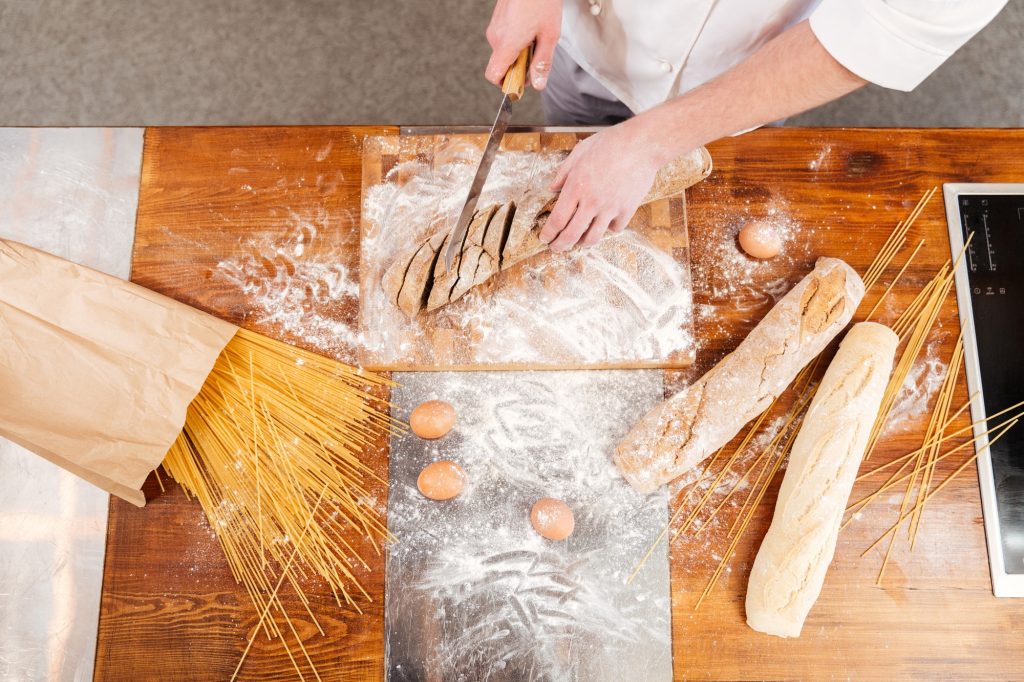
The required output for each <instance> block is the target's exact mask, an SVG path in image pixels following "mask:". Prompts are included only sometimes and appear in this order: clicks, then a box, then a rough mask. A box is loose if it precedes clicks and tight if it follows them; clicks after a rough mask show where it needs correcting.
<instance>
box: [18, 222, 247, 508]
mask: <svg viewBox="0 0 1024 682" xmlns="http://www.w3.org/2000/svg"><path fill="white" fill-rule="evenodd" d="M236 331H237V328H236V327H235V326H234V325H232V324H229V323H227V322H224V321H222V320H219V319H217V318H215V317H213V316H211V315H208V314H206V313H204V312H201V311H199V310H196V309H194V308H191V307H189V306H187V305H185V304H183V303H179V302H178V301H175V300H173V299H170V298H167V297H166V296H161V295H160V294H157V293H154V292H152V291H149V290H148V289H144V288H142V287H140V286H137V285H135V284H132V283H130V282H125V281H123V280H120V279H117V278H116V277H111V276H110V275H106V274H104V273H101V272H97V271H96V270H92V269H91V268H87V267H84V266H81V265H76V264H74V263H71V262H70V261H66V260H64V259H62V258H58V257H56V256H52V255H50V254H48V253H45V252H43V251H39V250H37V249H33V248H32V247H29V246H25V245H24V244H20V243H18V242H13V241H7V240H3V239H0V436H3V437H5V438H8V439H10V440H11V441H13V442H15V443H17V444H18V445H21V446H22V447H24V448H26V449H28V450H31V451H32V452H35V453H36V454H38V455H40V456H42V457H45V458H46V459H48V460H50V461H51V462H53V463H54V464H57V465H58V466H61V467H63V468H64V469H67V470H68V471H70V472H72V473H73V474H76V475H77V476H80V477H81V478H83V479H85V480H87V481H89V482H90V483H93V484H94V485H97V486H99V487H101V488H103V489H105V490H107V491H108V492H110V493H112V494H114V495H117V496H118V497H121V498H123V499H125V500H127V501H129V502H131V503H133V504H136V505H138V506H143V505H145V503H146V500H145V497H144V496H143V494H142V491H141V488H142V484H143V483H144V482H145V480H146V477H147V476H148V475H149V472H150V471H152V470H153V469H155V468H156V467H158V466H159V465H160V463H161V462H162V461H163V459H164V457H165V456H166V454H167V451H168V449H170V447H171V445H172V444H173V443H174V441H175V439H176V438H177V437H178V435H179V434H180V433H181V430H182V427H183V426H184V424H185V412H186V410H187V409H188V405H189V403H191V402H192V400H193V399H194V398H195V396H196V395H197V394H198V393H199V389H200V388H201V387H202V385H203V383H204V382H205V381H206V378H207V376H209V374H210V371H211V370H212V369H213V364H214V362H215V361H216V360H217V357H218V356H219V355H220V352H221V351H222V350H223V349H224V346H226V345H227V343H228V341H230V340H231V338H232V337H233V336H234V334H235V332H236Z"/></svg>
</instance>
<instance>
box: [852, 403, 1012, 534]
mask: <svg viewBox="0 0 1024 682" xmlns="http://www.w3.org/2000/svg"><path fill="white" fill-rule="evenodd" d="M977 395H978V394H977V393H975V394H973V395H971V396H970V397H969V398H968V399H967V401H966V402H964V403H963V404H962V405H961V406H960V407H959V408H958V409H957V411H956V412H954V413H953V414H952V415H950V416H949V418H948V419H947V420H946V422H945V424H943V426H942V429H941V434H940V435H937V436H935V438H934V439H933V440H930V441H928V440H926V442H925V444H924V445H922V446H921V447H919V448H918V449H916V450H912V451H910V452H908V453H907V454H905V455H901V456H899V457H894V458H893V459H891V460H889V461H888V462H885V463H884V464H880V465H878V466H876V467H875V468H874V469H871V470H869V471H866V472H864V473H862V474H860V475H859V476H857V479H856V480H857V481H862V480H864V479H866V478H870V477H872V476H874V475H875V474H877V473H878V472H880V471H882V470H883V469H888V468H889V467H891V466H894V465H896V464H899V463H900V462H903V464H902V465H901V466H900V467H899V468H898V469H897V470H896V471H895V472H894V473H893V474H892V475H890V476H889V478H888V479H887V480H886V481H885V483H883V484H882V486H881V487H880V488H879V489H878V490H876V491H875V492H873V493H871V494H870V495H867V496H865V497H863V498H861V499H859V500H857V501H856V502H854V503H852V504H850V506H848V507H847V508H846V511H848V512H850V511H852V512H855V513H856V512H858V511H860V510H861V509H863V508H864V507H866V506H867V505H868V504H870V503H871V502H872V501H874V500H875V499H877V498H878V496H879V495H881V494H882V493H884V492H885V491H887V490H889V489H890V488H892V487H893V486H894V485H896V484H898V483H901V482H903V481H905V480H907V478H909V477H910V474H906V475H905V476H902V477H899V478H897V477H898V476H899V475H900V474H901V473H903V471H904V470H905V469H906V468H907V467H908V466H909V465H910V464H912V463H913V461H914V458H915V457H916V456H918V455H919V454H920V453H921V452H922V451H924V449H925V448H926V447H929V446H931V445H933V444H934V445H941V444H942V443H945V442H946V441H948V440H952V439H953V438H956V437H958V436H960V435H962V434H964V433H966V432H968V431H972V430H973V429H974V428H975V427H977V426H981V425H984V424H987V423H988V422H992V421H995V420H996V419H998V418H1000V417H1002V416H1003V415H1005V414H1007V413H1008V412H1012V411H1013V410H1017V409H1018V408H1021V407H1024V400H1021V401H1020V402H1017V403H1015V404H1013V405H1010V406H1009V407H1007V408H1005V409H1003V410H1000V411H999V412H997V413H995V414H993V415H990V416H989V417H986V418H985V419H979V420H978V421H976V422H972V423H970V424H968V425H967V426H963V427H961V428H959V429H956V430H954V431H949V427H950V426H952V424H953V422H954V421H956V419H957V417H959V416H960V415H961V414H962V413H963V412H964V410H966V409H967V408H968V407H970V406H971V402H972V401H973V400H974V399H975V398H976V397H977ZM1020 418H1024V410H1022V411H1019V412H1017V413H1016V414H1014V415H1012V416H1010V417H1006V418H1005V419H1004V420H1003V422H1002V423H1000V424H996V425H995V426H993V427H991V428H989V429H987V430H985V431H983V432H982V433H980V434H978V436H976V437H974V438H972V439H970V440H968V441H967V442H965V443H961V444H960V445H958V446H956V447H955V448H953V449H952V450H950V451H949V452H947V453H946V454H944V455H942V456H940V457H938V458H937V459H936V462H940V461H942V460H943V459H944V458H946V457H948V456H949V455H952V454H954V453H955V452H959V451H960V450H962V449H964V448H966V447H967V446H969V445H973V444H974V443H975V442H976V441H977V440H978V439H979V438H982V437H983V436H988V435H989V434H990V433H992V432H994V431H997V430H999V429H1000V428H1001V427H1003V426H1005V425H1006V424H1007V423H1009V422H1010V421H1013V420H1015V419H1020ZM850 520H852V518H851V519H850ZM850 520H847V521H846V523H844V524H843V527H844V528H845V527H846V526H847V525H849V523H850Z"/></svg>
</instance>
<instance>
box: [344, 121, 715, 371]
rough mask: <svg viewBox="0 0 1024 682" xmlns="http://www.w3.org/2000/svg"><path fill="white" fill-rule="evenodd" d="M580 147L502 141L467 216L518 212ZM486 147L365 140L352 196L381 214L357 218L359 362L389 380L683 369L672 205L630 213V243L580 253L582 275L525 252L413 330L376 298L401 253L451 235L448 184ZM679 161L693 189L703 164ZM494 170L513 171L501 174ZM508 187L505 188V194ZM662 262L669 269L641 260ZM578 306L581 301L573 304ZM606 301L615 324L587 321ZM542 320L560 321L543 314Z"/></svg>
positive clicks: (679, 232) (688, 347)
mask: <svg viewBox="0 0 1024 682" xmlns="http://www.w3.org/2000/svg"><path fill="white" fill-rule="evenodd" d="M583 137H586V135H585V134H580V133H573V132H557V133H510V134H508V135H506V136H505V137H504V139H503V140H502V146H501V150H502V152H504V154H499V155H498V157H497V158H496V159H495V163H494V167H493V168H492V169H491V176H490V179H489V182H488V187H489V188H490V189H489V190H485V192H484V195H483V196H482V197H481V199H480V204H479V207H478V208H481V209H482V208H483V207H485V206H487V205H488V204H490V203H493V202H494V201H495V200H494V199H493V198H492V197H494V196H500V197H501V200H502V201H505V200H507V199H514V200H516V201H518V202H519V204H520V205H521V204H522V200H521V196H522V194H523V193H524V192H525V191H526V190H527V189H531V190H533V191H534V192H542V191H544V190H546V187H545V186H546V185H547V184H548V183H549V182H550V179H551V178H552V177H553V175H554V171H555V169H556V168H557V160H558V158H559V157H560V156H562V155H565V154H567V153H568V152H569V151H571V150H572V148H573V147H575V146H576V143H577V142H578V141H579V140H580V139H582V138H583ZM485 142H486V138H485V136H483V135H408V136H406V135H403V136H401V137H398V138H395V137H393V136H392V137H382V138H370V139H368V140H367V141H366V144H365V145H364V148H363V198H364V202H365V201H367V197H373V198H374V200H373V201H372V203H373V204H382V205H381V206H379V207H378V208H376V210H375V211H374V213H376V214H380V215H368V212H367V211H364V213H363V216H362V234H363V239H362V241H361V244H362V257H361V259H360V334H361V338H362V339H364V340H365V343H364V344H363V345H362V347H361V349H360V350H361V353H360V361H361V363H362V364H363V365H365V366H367V367H369V368H373V369H382V370H393V371H424V370H428V371H439V370H451V369H456V370H474V369H478V370H496V369H498V370H509V369H519V370H531V369H636V368H664V367H676V368H678V367H687V366H689V365H691V364H692V363H693V361H694V359H695V353H694V344H693V316H692V309H691V306H690V305H689V302H688V299H689V297H690V295H691V286H690V280H689V271H690V249H689V244H688V241H687V230H686V205H685V199H684V196H683V195H681V194H680V195H679V196H676V197H673V198H671V199H661V200H658V201H655V202H652V203H651V204H649V205H645V206H642V207H641V208H640V210H639V211H638V212H637V215H636V216H634V218H633V220H632V221H631V223H630V227H632V228H633V229H634V230H635V234H637V235H639V236H640V237H639V238H635V237H634V236H633V234H632V233H630V234H627V235H624V236H623V237H621V238H619V239H617V240H615V241H613V242H607V243H605V244H603V245H601V246H600V248H599V250H598V252H596V253H591V254H589V257H591V258H593V259H594V262H593V263H591V261H590V260H587V259H579V258H573V257H572V256H571V255H566V254H555V253H552V252H545V253H542V254H538V255H537V256H535V257H533V258H532V259H530V260H529V261H528V262H524V263H521V264H519V265H517V266H516V267H513V268H510V269H509V270H506V271H504V272H501V273H498V274H496V275H495V276H494V277H492V278H491V279H490V280H488V281H487V282H485V283H484V284H482V285H481V286H478V287H475V288H474V289H472V290H471V291H470V292H469V294H467V295H466V296H464V297H463V298H461V299H459V300H458V301H455V302H453V303H451V304H450V305H447V306H445V307H443V308H441V309H439V310H437V311H433V312H421V313H420V314H419V315H418V316H417V317H416V318H414V319H412V320H410V319H408V318H407V317H406V315H405V314H404V313H402V312H401V311H400V310H399V309H398V308H397V306H396V305H395V302H394V301H393V300H388V299H387V297H386V296H385V295H384V292H383V290H382V288H381V279H382V277H383V275H384V272H385V271H386V270H387V268H388V267H389V266H390V265H391V263H392V261H393V259H394V258H395V256H396V255H398V254H400V253H403V252H405V251H406V250H407V249H408V248H409V245H410V244H411V243H412V244H415V243H419V242H421V241H423V240H424V239H425V238H426V237H428V236H430V235H432V234H435V233H436V230H437V227H438V225H439V224H441V226H442V228H443V227H446V226H448V225H451V224H452V222H453V221H452V216H451V215H448V216H447V220H445V218H446V216H445V214H444V207H446V206H447V207H449V208H453V207H457V206H458V204H459V199H461V197H460V196H458V195H456V196H455V197H454V198H455V199H456V201H454V202H450V201H445V199H448V198H449V197H448V196H446V195H447V194H448V192H447V189H448V188H450V187H453V186H454V184H455V183H454V181H453V180H451V178H453V177H463V176H464V177H465V178H466V180H465V181H466V182H467V183H468V182H469V174H468V172H467V171H472V169H473V168H474V167H475V165H474V164H475V162H476V160H477V158H478V157H479V153H480V152H479V150H480V149H481V148H482V147H483V145H484V143H485ZM691 157H692V167H693V173H692V175H693V176H694V177H697V178H699V177H701V172H702V171H704V172H706V170H707V165H706V157H701V156H700V155H697V154H694V155H691ZM688 158H689V157H688ZM542 159H543V161H542ZM503 165H505V166H507V167H508V168H512V169H515V171H510V170H502V166H503ZM459 172H461V176H459V175H458V173H459ZM513 173H514V176H513ZM512 177H514V182H516V183H517V184H516V185H515V186H514V187H509V188H504V187H503V186H504V185H508V184H510V182H509V179H511V178H512ZM496 186H497V187H496ZM398 188H401V189H398ZM386 189H390V190H392V191H389V192H387V194H386V196H388V197H390V199H388V200H383V199H380V198H378V197H381V196H385V194H384V192H382V190H386ZM488 191H490V192H491V194H490V195H488V193H487V192H488ZM364 208H365V206H364ZM662 253H665V254H669V255H670V256H671V260H667V259H666V260H661V259H655V258H651V257H650V256H651V255H652V254H658V255H659V256H660V254H662ZM669 282H671V283H672V284H671V285H670V286H668V283H669ZM581 294H584V295H585V296H587V298H586V299H583V300H580V295H581ZM613 299H617V300H618V301H620V305H619V306H618V308H617V309H616V310H617V311H618V314H617V315H615V316H613V315H611V314H605V315H602V316H600V318H598V317H595V316H593V315H592V314H591V313H592V311H593V309H594V307H595V306H600V305H602V304H604V303H606V301H609V300H613ZM543 301H546V303H542V302H543ZM570 302H571V304H570ZM545 306H546V307H545ZM549 310H557V311H559V313H558V314H554V315H545V314H544V313H545V312H546V311H549ZM553 318H555V319H557V320H558V323H553ZM574 321H575V322H574ZM570 330H572V331H571V332H570ZM616 330H619V331H620V333H616ZM567 336H571V337H573V338H587V337H589V338H599V339H602V340H603V343H601V344H593V343H587V344H582V345H574V344H568V343H566V338H565V337H567ZM638 338H640V339H644V340H646V339H664V341H663V342H662V343H647V342H644V341H643V340H641V341H640V342H638ZM502 342H504V344H505V348H506V349H505V350H504V351H501V347H502ZM496 344H497V345H496ZM510 351H515V352H514V353H513V352H510Z"/></svg>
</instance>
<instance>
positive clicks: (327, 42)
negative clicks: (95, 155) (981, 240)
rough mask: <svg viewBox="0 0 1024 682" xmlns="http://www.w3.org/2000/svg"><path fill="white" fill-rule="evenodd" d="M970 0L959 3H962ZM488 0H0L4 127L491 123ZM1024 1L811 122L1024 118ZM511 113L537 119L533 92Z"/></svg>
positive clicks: (968, 122) (1012, 122) (1020, 121)
mask: <svg viewBox="0 0 1024 682" xmlns="http://www.w3.org/2000/svg"><path fill="white" fill-rule="evenodd" d="M964 1H967V0H964ZM491 6H492V3H491V2H490V0H431V2H409V1H407V2H397V1H396V0H283V1H276V0H218V1H216V2H210V1H209V0H175V1H173V2H168V1H167V0H133V1H130V2H129V1H120V2H119V1H117V0H35V1H33V0H0V125H8V126H10V125H42V126H58V125H117V126H125V125H163V124H185V125H202V124H209V125H227V124H256V123H262V124H322V123H405V124H472V123H489V122H490V119H491V117H492V116H493V113H494V109H495V107H496V105H497V101H498V98H497V96H496V92H495V91H494V89H493V88H492V87H491V86H490V85H488V84H486V83H485V82H484V80H483V78H482V76H481V73H482V71H483V66H484V62H485V59H486V57H487V54H488V48H487V44H486V41H485V40H484V37H483V31H484V28H485V26H486V24H487V20H488V18H489V15H490V10H491ZM1022 36H1024V0H1010V5H1009V7H1007V9H1006V10H1004V12H1003V14H1002V15H1001V16H999V17H998V18H997V19H996V20H995V22H994V23H993V24H992V25H991V26H990V27H989V28H987V29H986V30H985V31H984V32H983V33H982V34H981V35H979V36H978V37H977V38H976V39H975V41H973V42H972V43H970V44H968V45H967V47H965V48H964V49H963V50H962V51H961V52H960V53H959V54H957V55H956V56H955V57H954V58H953V59H951V60H950V62H949V63H947V64H946V65H945V66H944V67H943V68H942V69H941V70H940V71H939V72H938V73H936V74H935V75H934V76H933V77H932V78H931V79H930V80H929V81H927V82H926V83H925V84H924V85H923V86H921V87H920V88H919V89H918V90H917V91H916V92H914V93H912V94H910V95H904V94H901V93H895V92H887V91H884V90H882V89H879V88H868V89H866V90H864V91H862V92H859V93H856V94H854V95H853V96H851V97H848V98H846V99H845V100H843V101H841V102H838V103H835V104H833V105H830V106H827V107H824V108H822V109H821V110H818V111H816V112H812V113H809V114H807V115H805V116H802V117H800V118H797V119H795V122H797V123H805V124H814V125H903V126H1021V125H1024V52H1022V46H1021V41H1022ZM516 113H517V122H519V123H539V122H541V120H542V117H541V113H540V106H539V101H538V98H537V97H536V96H535V95H533V96H531V97H530V98H529V99H528V100H527V101H525V102H524V103H523V104H522V106H520V107H518V110H517V112H516Z"/></svg>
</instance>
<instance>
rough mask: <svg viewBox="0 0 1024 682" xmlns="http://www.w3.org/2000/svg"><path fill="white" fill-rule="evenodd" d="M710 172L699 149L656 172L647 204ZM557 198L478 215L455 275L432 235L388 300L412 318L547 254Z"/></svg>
mask: <svg viewBox="0 0 1024 682" xmlns="http://www.w3.org/2000/svg"><path fill="white" fill-rule="evenodd" d="M710 172H711V156H710V155H709V154H708V151H707V150H706V149H704V148H703V147H698V148H697V149H694V150H693V151H692V152H690V153H688V154H686V155H684V156H681V157H680V158H678V159H676V160H674V161H672V162H670V163H668V164H666V165H665V166H664V167H662V168H661V169H660V170H659V171H658V174H657V176H655V179H654V184H653V186H652V187H651V190H650V192H648V193H647V196H646V197H644V203H645V204H646V203H649V202H652V201H657V200H659V199H664V198H666V197H670V196H674V195H676V194H681V193H682V192H683V190H685V189H686V188H687V187H690V186H692V185H694V184H696V183H698V182H700V181H701V180H703V179H704V178H706V177H707V176H708V174H709V173H710ZM557 199H558V195H557V194H554V193H553V192H551V191H549V190H548V189H546V188H544V189H541V188H531V189H527V190H526V191H525V192H524V193H523V195H522V196H520V197H519V198H518V199H516V200H515V201H508V202H506V203H503V204H491V205H490V206H486V207H484V208H482V209H479V210H478V211H476V213H474V214H473V217H472V218H471V221H470V227H469V230H468V231H467V233H466V238H465V239H464V240H463V243H462V244H460V245H459V250H458V253H457V254H456V256H455V259H454V260H453V262H452V269H451V271H448V270H446V269H445V266H444V260H443V259H444V251H445V249H447V248H448V242H447V241H445V242H444V243H442V244H439V243H438V241H439V239H441V240H444V239H446V236H445V235H443V234H442V235H440V236H439V235H438V234H437V233H433V234H432V236H430V237H429V238H427V239H425V240H422V241H419V242H416V243H415V244H413V246H412V247H410V248H408V249H405V250H403V251H401V252H399V253H398V254H397V255H396V256H395V259H394V260H393V261H391V263H390V264H388V267H387V269H386V271H385V273H384V275H383V277H382V278H381V287H382V288H383V290H384V292H385V293H386V294H387V298H388V300H390V301H392V302H393V303H395V304H396V305H397V306H398V307H399V308H400V309H401V310H402V312H404V313H405V314H406V315H407V316H408V317H409V318H414V317H416V316H417V315H419V314H420V312H423V311H427V312H430V311H434V310H437V309H438V308H441V307H443V306H446V305H448V304H449V303H451V302H453V301H456V300H458V299H459V298H461V297H462V296H464V295H465V294H466V293H467V292H468V291H469V290H470V289H472V288H473V287H475V286H478V285H480V284H483V283H484V282H486V281H487V280H488V279H490V278H491V277H493V276H494V275H496V274H497V273H499V272H501V271H503V270H507V269H509V268H511V267H513V266H515V265H516V264H517V263H521V262H522V261H525V260H527V259H528V258H531V257H533V256H535V255H537V254H539V253H541V252H543V251H546V250H547V249H548V245H547V244H545V243H544V242H542V241H541V240H540V232H541V230H542V229H543V227H544V223H545V222H547V219H548V216H549V215H550V214H551V209H552V208H554V205H555V202H556V201H557ZM432 232H433V231H432Z"/></svg>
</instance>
